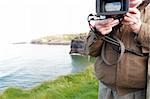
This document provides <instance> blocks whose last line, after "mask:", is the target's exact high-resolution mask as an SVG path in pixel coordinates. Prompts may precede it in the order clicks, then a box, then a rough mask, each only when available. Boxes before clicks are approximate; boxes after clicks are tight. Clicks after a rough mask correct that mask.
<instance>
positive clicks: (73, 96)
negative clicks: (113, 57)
mask: <svg viewBox="0 0 150 99" xmlns="http://www.w3.org/2000/svg"><path fill="white" fill-rule="evenodd" d="M97 96H98V81H97V80H96V78H95V76H94V74H93V68H92V67H90V68H88V69H87V70H86V71H84V72H80V73H75V74H70V75H67V76H61V77H59V78H58V79H56V80H54V81H46V82H43V83H42V84H41V85H39V86H37V87H35V88H32V89H29V90H22V89H20V88H9V89H7V90H6V91H5V92H4V93H3V94H1V95H0V99H97Z"/></svg>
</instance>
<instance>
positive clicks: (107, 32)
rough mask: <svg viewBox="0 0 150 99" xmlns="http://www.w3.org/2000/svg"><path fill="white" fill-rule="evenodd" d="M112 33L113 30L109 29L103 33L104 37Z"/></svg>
mask: <svg viewBox="0 0 150 99" xmlns="http://www.w3.org/2000/svg"><path fill="white" fill-rule="evenodd" d="M111 31H112V28H109V29H107V30H105V31H103V32H101V33H102V34H103V35H106V34H109V33H110V32H111Z"/></svg>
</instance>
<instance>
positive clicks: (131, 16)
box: [122, 8, 142, 33]
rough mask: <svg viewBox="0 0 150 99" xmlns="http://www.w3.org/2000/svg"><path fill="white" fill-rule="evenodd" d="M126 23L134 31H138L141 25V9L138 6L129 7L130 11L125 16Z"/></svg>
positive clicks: (124, 22)
mask: <svg viewBox="0 0 150 99" xmlns="http://www.w3.org/2000/svg"><path fill="white" fill-rule="evenodd" d="M122 23H123V24H124V25H128V26H129V27H130V28H131V30H132V32H135V33H138V32H139V31H140V27H141V24H142V22H141V19H140V11H139V10H138V9H137V8H129V12H128V13H127V14H126V15H125V16H124V21H123V22H122Z"/></svg>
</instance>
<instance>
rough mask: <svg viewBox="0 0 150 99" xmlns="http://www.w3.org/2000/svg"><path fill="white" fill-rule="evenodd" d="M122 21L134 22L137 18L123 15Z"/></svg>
mask: <svg viewBox="0 0 150 99" xmlns="http://www.w3.org/2000/svg"><path fill="white" fill-rule="evenodd" d="M124 21H125V22H134V23H136V22H137V19H135V18H131V17H126V16H125V17H124Z"/></svg>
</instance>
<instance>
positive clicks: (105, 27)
mask: <svg viewBox="0 0 150 99" xmlns="http://www.w3.org/2000/svg"><path fill="white" fill-rule="evenodd" d="M118 24H119V20H118V19H116V20H114V19H113V18H108V19H105V20H98V21H96V23H95V27H96V29H97V30H98V31H99V32H100V33H101V34H102V35H106V34H109V33H110V32H111V31H112V27H114V26H116V25H118Z"/></svg>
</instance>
